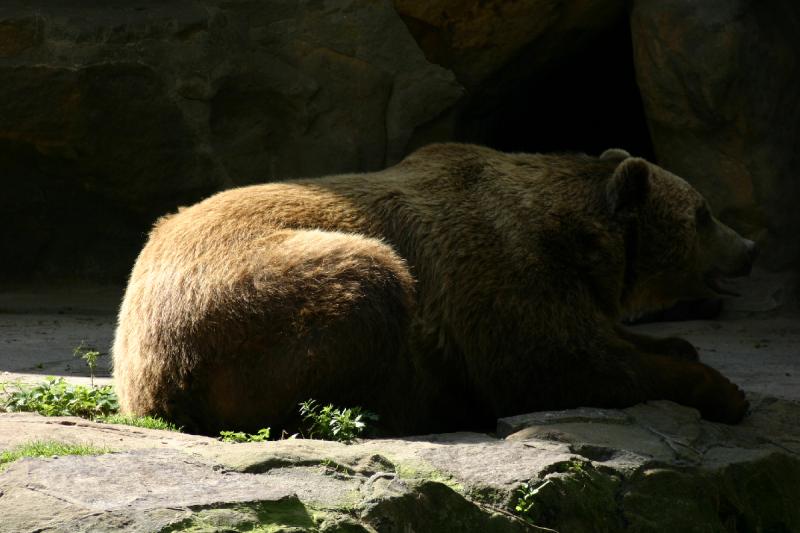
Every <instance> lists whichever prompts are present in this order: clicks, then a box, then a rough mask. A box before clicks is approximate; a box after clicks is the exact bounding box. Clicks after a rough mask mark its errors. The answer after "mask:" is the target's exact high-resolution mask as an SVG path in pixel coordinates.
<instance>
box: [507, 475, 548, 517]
mask: <svg viewBox="0 0 800 533" xmlns="http://www.w3.org/2000/svg"><path fill="white" fill-rule="evenodd" d="M550 483H551V481H550V480H547V481H545V482H544V483H541V484H536V483H531V482H528V483H523V484H522V485H520V487H519V488H518V489H517V503H516V505H514V510H515V511H517V513H519V514H521V515H523V516H525V515H530V514H532V513H533V508H534V506H535V505H536V495H537V494H539V491H540V490H542V489H543V488H544V487H546V486H547V485H549V484H550Z"/></svg>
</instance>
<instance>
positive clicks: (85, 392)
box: [3, 377, 119, 418]
mask: <svg viewBox="0 0 800 533" xmlns="http://www.w3.org/2000/svg"><path fill="white" fill-rule="evenodd" d="M12 387H13V388H14V389H15V390H10V391H9V386H8V385H4V386H3V392H4V393H5V394H7V395H8V397H7V398H6V400H5V405H4V407H5V409H6V411H10V412H14V411H33V412H36V413H39V414H41V415H45V416H80V417H83V418H96V417H100V416H107V415H110V414H113V413H116V412H117V411H118V410H119V402H118V401H117V394H116V393H115V392H114V389H112V388H111V385H106V386H104V387H94V386H92V387H86V386H84V385H72V384H70V383H67V382H66V381H65V380H64V378H54V377H48V378H46V379H45V380H44V381H42V382H40V383H37V384H35V385H26V384H22V383H17V384H15V385H13V386H12Z"/></svg>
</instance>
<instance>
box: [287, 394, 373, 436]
mask: <svg viewBox="0 0 800 533" xmlns="http://www.w3.org/2000/svg"><path fill="white" fill-rule="evenodd" d="M300 415H301V416H302V417H303V422H304V424H305V432H304V433H305V436H306V437H308V438H310V439H322V440H335V441H339V442H344V443H350V442H352V441H353V440H354V439H356V438H358V437H360V436H361V435H362V434H363V433H364V431H365V430H366V429H367V421H369V422H376V421H377V420H378V415H376V414H374V413H371V412H369V411H367V410H365V409H363V408H361V407H347V408H344V409H340V408H336V407H334V406H333V405H332V404H328V405H325V406H320V405H319V404H318V403H317V401H316V400H306V401H304V402H303V403H301V404H300Z"/></svg>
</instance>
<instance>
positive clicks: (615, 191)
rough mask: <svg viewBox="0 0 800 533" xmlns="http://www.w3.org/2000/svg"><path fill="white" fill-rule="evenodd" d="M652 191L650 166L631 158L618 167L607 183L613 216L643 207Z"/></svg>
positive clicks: (638, 159)
mask: <svg viewBox="0 0 800 533" xmlns="http://www.w3.org/2000/svg"><path fill="white" fill-rule="evenodd" d="M649 190H650V165H648V164H647V161H645V160H644V159H640V158H638V157H630V158H628V159H625V160H624V161H622V162H621V163H620V164H619V165H617V168H616V170H614V174H613V175H612V176H611V179H610V180H608V183H606V201H607V202H608V208H609V210H610V212H611V213H612V214H616V213H619V212H620V211H623V210H626V209H636V208H637V207H639V206H640V205H642V204H643V203H644V201H645V199H646V198H647V193H648V191H649Z"/></svg>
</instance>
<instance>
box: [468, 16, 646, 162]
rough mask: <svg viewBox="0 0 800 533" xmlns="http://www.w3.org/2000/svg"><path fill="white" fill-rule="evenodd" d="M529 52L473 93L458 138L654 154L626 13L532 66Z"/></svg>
mask: <svg viewBox="0 0 800 533" xmlns="http://www.w3.org/2000/svg"><path fill="white" fill-rule="evenodd" d="M531 53H532V52H528V53H527V54H526V53H525V52H523V53H521V54H520V56H519V57H518V58H517V60H516V61H513V62H512V64H510V65H509V66H508V67H506V68H505V69H504V70H503V71H502V72H500V73H498V74H497V75H496V76H494V77H493V78H492V81H491V82H490V83H489V84H487V85H486V86H485V87H483V88H481V89H479V90H477V91H475V92H474V93H473V95H472V96H471V98H470V99H469V101H468V102H467V103H466V104H465V107H464V108H463V109H462V112H461V113H460V114H459V117H460V120H459V122H458V124H457V127H456V135H457V140H459V141H463V142H474V143H478V144H484V145H487V146H491V147H492V148H496V149H499V150H503V151H522V152H585V153H588V154H591V155H599V154H600V153H601V152H603V151H604V150H606V149H607V148H624V149H626V150H628V151H629V152H631V153H632V154H633V155H637V156H641V157H644V158H647V159H649V160H651V161H653V160H654V152H653V145H652V142H651V139H650V133H649V131H648V128H647V122H646V120H645V115H644V109H643V106H642V99H641V95H640V92H639V87H638V85H637V84H636V75H635V71H634V66H633V48H632V43H631V34H630V26H629V24H628V21H627V18H624V19H622V20H620V22H619V23H618V24H617V25H616V26H615V27H614V28H612V29H610V30H609V31H606V32H603V33H602V34H600V35H597V36H596V37H594V38H592V39H591V40H587V42H586V43H584V44H583V45H582V46H580V48H579V50H578V51H577V52H575V53H572V54H570V55H569V56H568V57H565V58H562V59H561V60H560V61H557V62H555V64H552V65H549V66H547V67H544V68H541V69H537V70H536V71H535V72H533V73H531V72H530V70H531V69H530V67H528V68H527V69H526V65H530V64H531V63H534V58H533V57H532V56H531V55H529V54H531Z"/></svg>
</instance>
